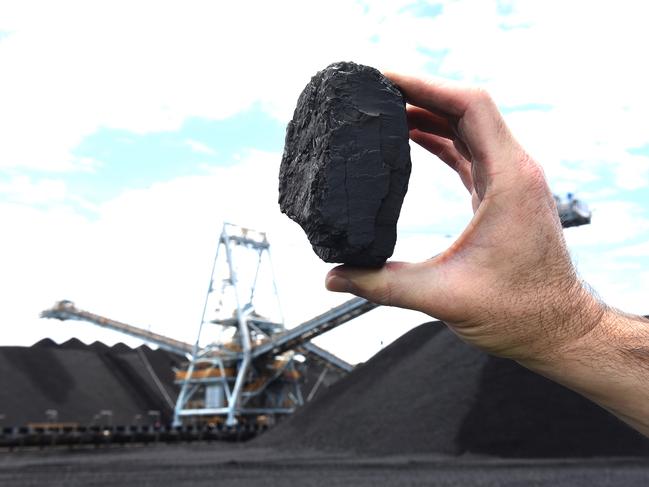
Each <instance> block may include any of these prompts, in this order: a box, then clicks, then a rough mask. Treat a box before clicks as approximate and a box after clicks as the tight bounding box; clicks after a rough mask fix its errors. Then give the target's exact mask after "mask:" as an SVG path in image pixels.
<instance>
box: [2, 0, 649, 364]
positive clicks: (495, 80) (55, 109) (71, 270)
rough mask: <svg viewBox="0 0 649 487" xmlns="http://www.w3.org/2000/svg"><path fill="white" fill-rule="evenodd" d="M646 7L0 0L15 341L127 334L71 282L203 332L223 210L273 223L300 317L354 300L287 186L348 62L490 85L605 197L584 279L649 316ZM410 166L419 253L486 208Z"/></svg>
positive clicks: (577, 246)
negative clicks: (342, 289)
mask: <svg viewBox="0 0 649 487" xmlns="http://www.w3.org/2000/svg"><path fill="white" fill-rule="evenodd" d="M644 9H645V8H644V7H643V6H642V4H641V3H640V2H632V1H621V2H619V3H616V6H615V9H611V8H610V6H609V5H608V4H606V3H604V2H588V3H585V2H578V1H562V2H559V1H549V2H534V1H526V0H524V1H517V0H513V1H471V0H447V1H440V2H426V1H415V2H412V1H408V0H403V1H402V0H394V1H384V2H378V1H377V2H369V1H368V2H360V1H359V2H346V1H340V2H338V1H334V2H328V3H327V4H326V5H325V4H322V3H321V2H237V3H236V5H226V4H224V3H221V2H198V1H197V2H169V3H165V4H164V5H161V4H159V3H158V2H138V3H137V4H132V3H129V2H110V3H100V2H74V1H61V2H56V3H55V4H54V3H51V2H44V1H43V2H13V3H11V4H10V3H0V66H3V75H2V76H1V77H0V106H2V107H3V110H2V111H1V112H0V221H3V222H4V228H5V232H6V233H5V235H4V237H3V243H2V244H0V250H2V252H0V267H1V268H2V270H3V272H2V273H1V274H0V292H1V293H2V295H3V296H5V298H6V303H5V305H4V306H2V307H0V319H1V320H2V322H3V323H5V324H7V326H10V327H9V328H7V329H6V331H5V333H3V335H2V336H1V337H0V343H4V344H14V343H16V344H30V343H33V342H35V341H37V340H38V339H40V338H43V337H45V336H51V337H53V338H54V339H56V340H59V341H61V340H64V339H66V338H68V337H70V336H78V337H80V338H81V339H83V340H85V341H93V340H94V339H102V340H105V341H107V342H114V341H117V340H121V339H123V337H121V336H119V335H116V334H111V333H109V332H105V331H102V330H98V329H96V328H95V327H93V326H91V325H84V324H82V323H71V324H67V323H66V324H58V323H52V322H49V321H44V320H39V319H38V318H37V316H38V313H39V311H40V310H41V309H43V308H44V307H47V306H49V305H51V304H52V303H53V302H54V301H56V300H58V299H63V298H67V299H71V300H73V301H75V302H77V304H78V305H79V306H80V307H84V308H87V309H90V310H92V311H96V312H98V313H103V314H106V315H108V316H111V317H115V318H116V319H120V320H122V321H126V322H130V323H133V324H136V325H141V326H150V327H151V328H152V329H154V330H156V331H159V332H161V333H167V334H169V335H173V336H176V337H178V338H182V339H186V340H192V339H193V335H194V333H195V330H196V321H197V319H198V317H197V314H198V313H199V311H200V308H201V304H202V303H201V301H202V296H203V293H204V287H205V285H206V280H207V278H208V272H209V261H210V259H211V257H212V253H213V251H214V247H215V243H216V237H217V235H218V231H219V228H220V225H221V223H222V221H224V220H227V221H232V222H235V223H241V224H245V225H249V226H253V227H258V228H260V229H262V230H267V231H268V232H269V234H270V236H271V239H272V243H273V252H274V254H275V259H274V260H275V262H276V267H278V268H279V269H281V272H279V273H278V274H279V275H278V280H279V281H280V282H279V284H280V290H281V292H282V297H283V302H284V308H285V313H286V316H287V321H288V323H289V324H297V323H299V322H300V321H301V320H302V319H306V318H309V317H310V316H312V315H313V314H316V313H318V312H320V311H321V310H322V309H325V308H327V307H329V306H332V305H334V304H336V303H337V302H339V301H340V300H341V299H344V296H339V295H333V294H330V293H326V292H325V291H324V290H323V285H322V281H323V278H324V274H325V273H326V270H327V269H328V268H329V266H328V265H325V264H323V263H321V262H319V261H318V260H317V258H316V257H315V256H314V255H313V254H312V252H311V250H310V248H309V246H308V243H307V242H306V240H305V238H304V235H303V234H302V233H301V232H300V231H299V229H298V228H296V227H295V225H294V224H292V223H291V222H290V221H288V220H287V219H286V218H285V217H284V216H283V215H281V214H280V213H279V211H278V209H277V205H276V197H277V194H276V188H277V183H276V177H277V169H278V164H279V160H280V158H281V151H282V147H283V141H284V130H285V126H286V123H287V121H288V120H289V119H290V117H291V115H292V111H293V108H294V106H295V102H296V100H297V97H298V95H299V93H300V91H301V90H302V88H303V87H304V85H305V84H306V82H307V81H308V79H309V77H310V76H311V75H313V74H314V73H315V72H316V71H317V70H319V69H322V68H323V67H324V66H326V65H327V64H329V63H331V62H334V61H338V60H343V59H346V60H355V61H357V62H361V63H364V64H369V65H372V66H375V67H377V68H379V69H391V70H394V71H402V72H406V73H412V74H419V75H422V76H436V77H440V78H443V79H450V80H454V81H457V82H462V83H465V84H472V85H479V86H483V87H485V88H486V89H488V90H489V91H490V92H491V93H492V95H493V96H494V98H495V99H496V101H497V102H498V104H499V106H500V107H501V110H502V111H503V113H504V114H505V117H506V119H507V121H508V123H509V124H510V126H511V127H512V130H513V131H514V133H515V134H516V135H517V136H518V138H519V139H520V140H521V142H522V143H523V145H524V146H525V147H526V148H527V149H528V150H529V151H530V152H531V153H532V155H533V156H534V157H536V158H537V159H538V160H539V161H540V162H541V163H542V164H543V166H544V169H545V171H546V174H547V176H548V179H549V181H550V183H551V186H552V187H553V189H554V190H555V191H556V192H559V193H565V192H568V191H570V192H574V193H576V194H577V195H578V196H579V197H581V198H583V199H584V200H585V201H587V202H588V203H589V205H590V206H591V208H592V209H593V212H594V215H593V224H592V225H591V226H590V227H587V228H577V229H571V230H567V231H566V238H567V240H568V242H569V245H570V248H571V252H572V254H573V256H574V259H575V261H576V263H577V265H578V269H579V271H580V273H581V274H582V276H583V277H584V279H586V280H587V281H588V282H589V283H591V285H592V286H593V287H594V288H595V289H596V291H597V292H599V293H600V294H601V295H602V297H603V298H604V299H606V300H607V301H608V302H610V303H611V304H613V305H615V306H619V307H622V308H624V309H627V310H629V311H632V312H637V313H645V314H647V313H649V300H648V299H647V298H646V297H645V296H646V295H647V290H648V289H649V193H648V192H647V191H646V188H647V185H648V184H649V130H648V129H647V127H646V113H647V111H648V110H649V95H648V94H647V90H646V86H649V79H648V78H649V75H648V74H647V73H646V72H645V71H646V70H645V69H644V67H643V66H642V63H641V62H639V60H641V59H644V58H645V57H646V54H645V53H644V48H645V46H646V45H649V39H648V37H649V34H647V30H646V27H645V25H644V22H643V19H646V12H645V11H644ZM314 19H318V20H317V22H313V20H314ZM331 26H335V29H334V31H335V36H332V35H331V33H332V30H331V29H332V27H331ZM413 164H414V168H413V180H412V183H411V189H410V192H409V194H408V196H407V199H406V203H405V205H404V209H403V212H402V218H401V220H400V226H399V243H398V246H397V250H396V254H395V257H397V258H401V259H407V260H417V259H423V258H426V257H429V256H430V255H433V254H435V253H437V252H438V251H439V250H441V249H442V248H444V247H445V246H447V245H449V244H450V243H451V242H452V240H453V238H454V237H455V236H457V235H458V234H459V233H460V232H461V230H462V228H463V227H464V225H465V224H466V223H467V222H468V220H469V219H470V217H471V213H470V202H469V200H468V198H467V196H466V195H465V193H464V191H463V189H462V187H461V185H460V184H459V182H458V181H457V180H456V178H455V176H454V175H453V174H451V173H450V171H448V169H447V168H446V167H444V166H443V164H437V163H436V162H435V161H434V160H432V158H430V157H428V155H427V154H425V153H424V152H423V151H421V150H418V149H417V148H413ZM6 229H9V230H6ZM425 319H426V318H425V317H424V316H421V315H419V314H416V313H406V312H400V311H398V310H381V311H375V312H373V313H372V314H370V315H368V316H367V317H365V318H362V319H360V320H358V323H355V324H350V325H347V326H346V327H343V328H341V329H340V330H336V331H335V332H333V333H330V334H329V335H327V336H325V337H323V338H322V339H321V344H323V345H324V346H326V347H328V348H331V349H332V350H335V351H336V352H338V353H340V354H341V355H343V356H344V357H346V358H348V359H349V360H351V361H355V360H364V359H366V358H367V357H368V356H369V355H371V354H372V353H374V352H375V351H376V350H377V349H378V348H379V347H380V346H381V343H383V344H386V343H389V342H390V341H391V340H393V339H394V338H396V337H397V336H398V335H400V334H401V333H403V332H405V331H406V330H407V329H408V328H409V327H411V326H414V325H416V324H418V323H420V322H422V321H424V320H425ZM395 323H397V324H396V325H395ZM9 324H11V325H9ZM359 337H361V338H362V339H361V340H360V341H361V342H362V343H363V344H364V345H363V346H361V347H356V346H355V347H352V346H350V345H349V343H351V342H354V341H358V340H359ZM127 341H128V340H127ZM129 343H133V342H132V341H131V342H129Z"/></svg>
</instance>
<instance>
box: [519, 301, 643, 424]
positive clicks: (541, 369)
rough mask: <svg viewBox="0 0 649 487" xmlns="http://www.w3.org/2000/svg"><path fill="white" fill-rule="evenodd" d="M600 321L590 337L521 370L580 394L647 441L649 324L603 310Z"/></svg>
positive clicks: (619, 313) (526, 363)
mask: <svg viewBox="0 0 649 487" xmlns="http://www.w3.org/2000/svg"><path fill="white" fill-rule="evenodd" d="M602 310H603V312H601V311H602ZM586 312H591V311H586ZM595 312H597V311H595ZM599 316H600V318H599V322H598V325H597V326H596V327H593V329H592V331H591V332H590V333H588V334H586V335H584V336H582V337H580V338H579V339H577V340H575V342H574V343H572V344H569V345H568V346H566V347H565V348H563V349H559V350H556V351H555V352H554V353H550V354H548V356H547V357H540V358H539V359H538V360H530V361H527V362H524V363H523V362H522V365H524V366H526V367H528V368H529V369H531V370H533V371H535V372H538V373H540V374H542V375H544V376H546V377H548V378H549V379H552V380H554V381H556V382H558V383H560V384H563V385H564V386H566V387H568V388H570V389H572V390H574V391H576V392H578V393H580V394H582V395H583V396H585V397H587V398H589V399H590V400H592V401H594V402H596V403H597V404H599V405H600V406H602V407H603V408H605V409H607V410H608V411H610V412H611V413H613V414H615V415H616V416H617V417H619V418H620V419H622V420H623V421H625V422H626V423H628V424H629V425H631V426H632V427H634V428H635V429H637V430H638V431H640V432H641V433H643V434H644V435H646V436H649V320H647V319H645V318H642V317H639V316H631V315H627V314H624V313H621V312H620V311H617V310H615V309H610V308H601V309H600V311H599Z"/></svg>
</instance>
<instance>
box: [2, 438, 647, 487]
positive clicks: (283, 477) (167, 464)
mask: <svg viewBox="0 0 649 487" xmlns="http://www.w3.org/2000/svg"><path fill="white" fill-rule="evenodd" d="M648 483H649V464H648V462H647V461H646V460H645V459H641V458H622V457H616V458H593V459H587V460H584V459H581V460H576V459H563V460H561V459H552V460H547V459H546V460H529V459H525V460H521V459H518V460H516V459H508V460H507V459H496V458H487V457H478V456H475V457H472V456H459V457H451V456H431V455H404V456H389V457H362V456H358V455H348V454H332V453H321V452H316V451H309V450H306V451H305V450H302V451H300V452H299V453H296V452H290V451H286V450H273V449H269V448H257V447H254V446H252V445H251V444H247V445H241V444H225V443H212V444H202V445H199V444H192V445H173V446H164V445H159V446H154V447H113V448H110V449H108V448H101V449H89V450H77V451H68V450H58V451H57V450H43V451H33V452H26V451H23V452H14V453H2V454H0V485H2V486H14V487H27V486H49V487H59V486H61V487H63V486H65V487H76V486H119V487H125V486H139V487H147V486H155V487H162V486H184V485H191V486H221V485H227V486H235V487H237V486H242V487H243V486H254V485H264V486H266V487H274V486H283V487H285V486H300V487H311V486H343V485H344V486H357V487H364V486H371V487H377V486H421V485H435V486H464V487H472V486H485V487H486V486H490V487H496V486H558V487H562V486H566V487H568V486H571V487H574V486H588V487H593V486H611V487H612V486H616V487H618V486H626V487H634V486H646V485H648Z"/></svg>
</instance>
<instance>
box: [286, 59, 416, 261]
mask: <svg viewBox="0 0 649 487" xmlns="http://www.w3.org/2000/svg"><path fill="white" fill-rule="evenodd" d="M410 168H411V162H410V146H409V143H408V123H407V120H406V111H405V101H404V98H403V96H402V94H401V92H400V91H399V89H398V88H397V87H396V86H395V85H394V84H393V83H392V82H391V81H390V80H388V79H387V78H386V77H385V76H383V75H382V74H381V73H380V72H379V71H377V70H376V69H374V68H370V67H367V66H363V65H359V64H355V63H351V62H340V63H335V64H332V65H330V66H328V67H327V68H326V69H324V70H322V71H320V72H318V73H317V74H316V75H315V76H314V77H313V78H312V79H311V82H310V83H309V84H308V85H307V86H306V88H305V89H304V91H303V92H302V94H301V95H300V97H299V100H298V103H297V108H296V109H295V113H294V115H293V120H292V121H291V122H290V123H289V125H288V128H287V132H286V143H285V147H284V155H283V157H282V164H281V168H280V174H279V203H280V208H281V210H282V212H284V213H286V214H287V215H288V216H289V217H290V218H292V219H293V220H295V221H296V222H297V223H298V224H300V226H301V227H302V228H303V230H304V231H305V232H306V234H307V236H308V238H309V241H310V242H311V244H312V246H313V249H314V251H315V252H316V254H317V255H318V256H319V257H320V258H321V259H323V260H324V261H325V262H343V263H345V264H351V265H358V266H381V265H382V264H383V263H384V262H385V261H386V259H387V258H388V257H390V256H391V255H392V252H393V250H394V245H395V243H396V224H397V220H398V218H399V212H400V211H401V205H402V203H403V199H404V196H405V194H406V191H407V188H408V179H409V177H410Z"/></svg>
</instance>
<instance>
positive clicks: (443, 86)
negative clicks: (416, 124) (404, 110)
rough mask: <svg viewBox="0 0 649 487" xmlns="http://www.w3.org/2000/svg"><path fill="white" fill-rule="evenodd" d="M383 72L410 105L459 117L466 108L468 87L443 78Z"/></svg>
mask: <svg viewBox="0 0 649 487" xmlns="http://www.w3.org/2000/svg"><path fill="white" fill-rule="evenodd" d="M384 74H385V76H386V77H387V78H389V79H390V80H391V81H392V82H393V83H394V84H396V85H397V86H398V87H399V88H400V89H401V91H403V94H404V95H406V101H407V102H408V103H410V104H411V105H415V106H418V107H420V108H425V109H426V110H429V111H431V112H433V113H439V114H442V115H445V116H451V117H453V118H460V117H461V116H462V115H464V112H465V111H466V109H467V105H468V100H469V99H470V98H469V97H468V96H467V95H468V94H469V92H470V90H471V89H470V88H463V87H461V86H458V85H455V84H451V83H449V82H447V81H443V80H426V79H421V78H416V77H414V76H407V75H403V74H397V73H391V72H387V73H384Z"/></svg>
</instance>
